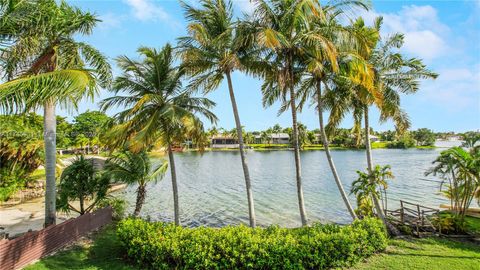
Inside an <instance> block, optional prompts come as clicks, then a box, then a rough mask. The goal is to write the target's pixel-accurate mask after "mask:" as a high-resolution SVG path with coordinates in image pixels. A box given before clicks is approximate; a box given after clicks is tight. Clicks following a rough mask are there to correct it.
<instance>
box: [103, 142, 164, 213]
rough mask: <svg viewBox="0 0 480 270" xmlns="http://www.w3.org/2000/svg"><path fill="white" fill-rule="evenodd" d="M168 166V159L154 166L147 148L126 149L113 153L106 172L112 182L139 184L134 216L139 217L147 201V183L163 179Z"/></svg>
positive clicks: (107, 162)
mask: <svg viewBox="0 0 480 270" xmlns="http://www.w3.org/2000/svg"><path fill="white" fill-rule="evenodd" d="M167 168H168V162H167V161H161V162H160V163H159V164H158V165H157V166H156V167H154V168H152V163H151V161H150V158H149V157H148V154H147V152H146V151H145V150H142V151H140V152H138V153H135V152H131V151H128V150H124V151H121V152H118V153H115V154H113V156H112V157H110V158H109V159H108V160H107V161H106V163H105V172H104V173H105V175H107V176H108V177H110V179H111V181H112V182H120V183H126V184H128V185H133V184H136V185H138V188H137V200H136V202H135V210H134V211H133V216H134V217H137V216H138V215H139V214H140V211H141V210H142V206H143V203H144V202H145V197H146V195H147V194H146V193H147V184H148V183H150V182H152V181H153V182H156V181H158V180H160V179H162V178H163V176H164V175H165V172H166V171H167Z"/></svg>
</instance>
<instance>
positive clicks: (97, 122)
mask: <svg viewBox="0 0 480 270" xmlns="http://www.w3.org/2000/svg"><path fill="white" fill-rule="evenodd" d="M109 120H110V117H108V116H107V115H106V114H105V113H103V112H99V111H86V112H84V113H81V114H79V115H78V116H76V117H75V118H74V121H73V127H72V131H73V134H74V136H75V138H76V137H79V136H81V135H83V136H84V137H85V138H87V146H88V147H87V154H88V152H89V150H90V147H91V146H93V144H95V142H96V143H100V141H101V140H100V134H101V133H102V131H103V129H104V127H105V125H106V123H107V122H108V121H109ZM97 147H98V149H99V148H100V145H97Z"/></svg>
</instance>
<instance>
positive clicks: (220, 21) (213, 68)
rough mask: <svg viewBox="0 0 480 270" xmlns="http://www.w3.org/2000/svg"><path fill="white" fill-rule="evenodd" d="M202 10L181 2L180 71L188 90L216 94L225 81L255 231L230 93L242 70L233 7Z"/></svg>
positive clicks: (220, 2) (215, 2)
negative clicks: (187, 78) (188, 82)
mask: <svg viewBox="0 0 480 270" xmlns="http://www.w3.org/2000/svg"><path fill="white" fill-rule="evenodd" d="M200 3H201V8H195V7H193V6H190V5H188V4H186V3H185V2H182V6H183V8H184V10H185V15H186V18H187V20H188V21H189V25H188V31H189V35H188V36H185V37H181V38H179V45H178V46H179V49H180V54H181V56H182V61H183V68H184V69H185V71H186V73H187V74H188V75H189V76H191V77H193V80H192V83H191V85H190V87H192V88H195V89H196V88H202V89H203V90H204V92H205V93H208V92H211V91H214V90H216V89H217V88H218V87H219V85H220V84H221V82H222V81H223V80H224V79H225V78H226V79H227V83H228V92H229V95H230V101H231V103H232V109H233V115H234V118H235V133H236V135H235V136H234V137H236V139H238V144H239V151H240V159H241V162H242V169H243V175H244V178H245V186H246V191H247V201H248V213H249V221H250V226H251V227H255V225H256V219H255V207H254V201H253V191H252V185H251V180H250V172H249V170H248V164H247V158H246V154H245V150H244V149H245V143H244V138H243V134H242V133H243V132H242V124H241V121H240V115H239V112H238V107H237V102H236V100H235V94H234V90H233V82H232V78H231V74H232V73H233V72H234V71H236V70H242V69H243V66H242V59H240V57H239V56H240V51H241V47H240V46H238V44H237V42H236V38H237V37H236V32H235V27H234V23H233V19H232V17H233V11H232V3H231V2H230V1H229V0H227V2H225V1H224V0H202V1H200Z"/></svg>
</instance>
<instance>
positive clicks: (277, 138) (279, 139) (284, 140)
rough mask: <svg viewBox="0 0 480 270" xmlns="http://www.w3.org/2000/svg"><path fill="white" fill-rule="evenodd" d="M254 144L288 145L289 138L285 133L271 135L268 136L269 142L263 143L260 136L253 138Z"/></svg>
mask: <svg viewBox="0 0 480 270" xmlns="http://www.w3.org/2000/svg"><path fill="white" fill-rule="evenodd" d="M255 143H268V144H289V143H290V136H289V135H288V134H287V133H272V134H269V140H268V141H267V142H264V141H263V138H262V136H261V135H257V136H255Z"/></svg>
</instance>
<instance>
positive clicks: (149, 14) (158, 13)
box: [125, 0, 170, 21]
mask: <svg viewBox="0 0 480 270" xmlns="http://www.w3.org/2000/svg"><path fill="white" fill-rule="evenodd" d="M125 2H126V3H127V4H128V5H129V6H130V7H131V8H132V12H133V15H134V16H135V18H137V19H139V20H141V21H151V20H153V21H155V20H162V21H166V20H169V19H170V16H169V15H168V13H167V12H166V11H165V10H164V9H163V8H162V7H161V6H159V5H156V4H154V3H153V2H152V1H151V0H125Z"/></svg>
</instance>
